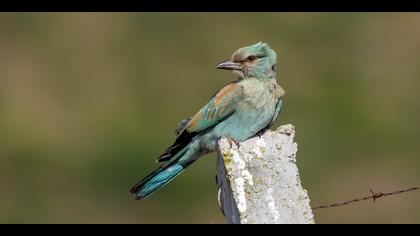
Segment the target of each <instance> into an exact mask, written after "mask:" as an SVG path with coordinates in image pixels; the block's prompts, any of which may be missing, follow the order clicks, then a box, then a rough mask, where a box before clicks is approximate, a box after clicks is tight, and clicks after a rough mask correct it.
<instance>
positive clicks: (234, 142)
mask: <svg viewBox="0 0 420 236" xmlns="http://www.w3.org/2000/svg"><path fill="white" fill-rule="evenodd" d="M226 139H227V141H228V143H229V145H230V148H232V146H233V144H236V146H237V147H238V148H239V147H240V145H239V142H238V141H236V140H235V139H232V138H229V137H226Z"/></svg>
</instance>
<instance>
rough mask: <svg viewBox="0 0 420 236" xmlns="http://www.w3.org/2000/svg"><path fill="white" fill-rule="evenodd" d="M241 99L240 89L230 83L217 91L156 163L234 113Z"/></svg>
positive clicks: (164, 159) (167, 157) (171, 155)
mask: <svg viewBox="0 0 420 236" xmlns="http://www.w3.org/2000/svg"><path fill="white" fill-rule="evenodd" d="M241 98H242V87H241V86H240V85H239V83H238V82H232V83H230V84H228V85H226V86H225V87H224V88H223V89H221V90H219V91H218V92H217V93H216V94H215V95H213V97H212V98H211V99H210V101H209V102H208V103H207V104H206V105H205V106H204V107H203V108H202V109H201V110H200V111H199V112H198V113H197V114H196V115H195V116H194V117H192V118H191V120H190V121H189V122H188V124H187V125H186V126H185V128H184V129H183V130H182V131H181V132H180V134H179V135H178V137H177V139H176V141H175V142H174V144H173V145H172V146H170V147H169V148H168V149H167V150H166V151H165V153H164V154H162V155H161V156H160V157H159V158H158V161H159V162H161V161H167V160H169V159H170V158H171V157H173V156H174V155H176V153H177V152H179V151H180V150H182V149H183V148H184V147H185V146H187V145H188V144H189V143H190V142H191V140H192V139H193V138H194V137H196V136H197V135H198V134H200V133H201V132H203V131H204V130H206V129H208V128H211V127H213V126H215V125H217V124H218V123H220V122H221V121H223V120H224V119H226V118H228V117H229V116H230V115H232V114H233V113H234V112H235V107H236V104H237V102H238V101H239V100H240V99H241Z"/></svg>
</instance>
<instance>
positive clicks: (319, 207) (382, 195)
mask: <svg viewBox="0 0 420 236" xmlns="http://www.w3.org/2000/svg"><path fill="white" fill-rule="evenodd" d="M419 189H420V187H414V188H408V189H404V190H398V191H394V192H389V193H380V192H379V193H376V192H374V191H373V190H372V189H370V192H371V194H372V195H370V196H367V197H363V198H356V199H353V200H349V201H345V202H341V203H334V204H330V205H321V206H317V207H314V208H312V210H317V209H322V208H331V207H339V206H344V205H348V204H352V203H355V202H360V201H365V200H369V199H373V202H375V201H376V199H378V198H381V197H387V196H391V195H396V194H401V193H406V192H411V191H415V190H419Z"/></svg>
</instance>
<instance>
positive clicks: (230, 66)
mask: <svg viewBox="0 0 420 236" xmlns="http://www.w3.org/2000/svg"><path fill="white" fill-rule="evenodd" d="M216 69H222V70H241V63H237V62H233V61H229V60H227V61H224V62H222V63H219V64H217V65H216Z"/></svg>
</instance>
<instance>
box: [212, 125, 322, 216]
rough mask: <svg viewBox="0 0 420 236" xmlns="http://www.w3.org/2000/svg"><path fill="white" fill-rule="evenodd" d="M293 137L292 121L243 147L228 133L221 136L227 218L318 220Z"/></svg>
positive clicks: (220, 176)
mask: <svg viewBox="0 0 420 236" xmlns="http://www.w3.org/2000/svg"><path fill="white" fill-rule="evenodd" d="M294 136H295V130H294V126H293V125H290V124H289V125H284V126H281V127H279V128H278V129H277V130H275V131H270V130H269V131H267V132H266V133H264V134H263V135H262V136H261V137H255V138H252V139H249V140H247V141H245V142H242V143H239V147H238V146H237V145H236V144H235V143H232V142H230V141H229V140H227V139H225V138H223V139H221V140H220V141H219V148H218V153H219V157H218V159H219V160H218V168H217V169H218V184H219V187H220V188H221V195H220V196H219V199H220V201H222V206H221V207H222V209H223V211H224V212H225V215H226V218H227V221H228V223H242V224H259V223H267V224H310V223H314V219H313V214H312V210H311V207H310V205H309V197H308V194H307V191H306V190H305V189H303V187H302V185H301V181H300V177H299V171H298V168H297V166H296V152H297V144H296V143H295V142H294ZM222 160H223V161H222ZM222 164H224V167H225V168H223V166H222ZM232 198H233V199H232Z"/></svg>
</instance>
